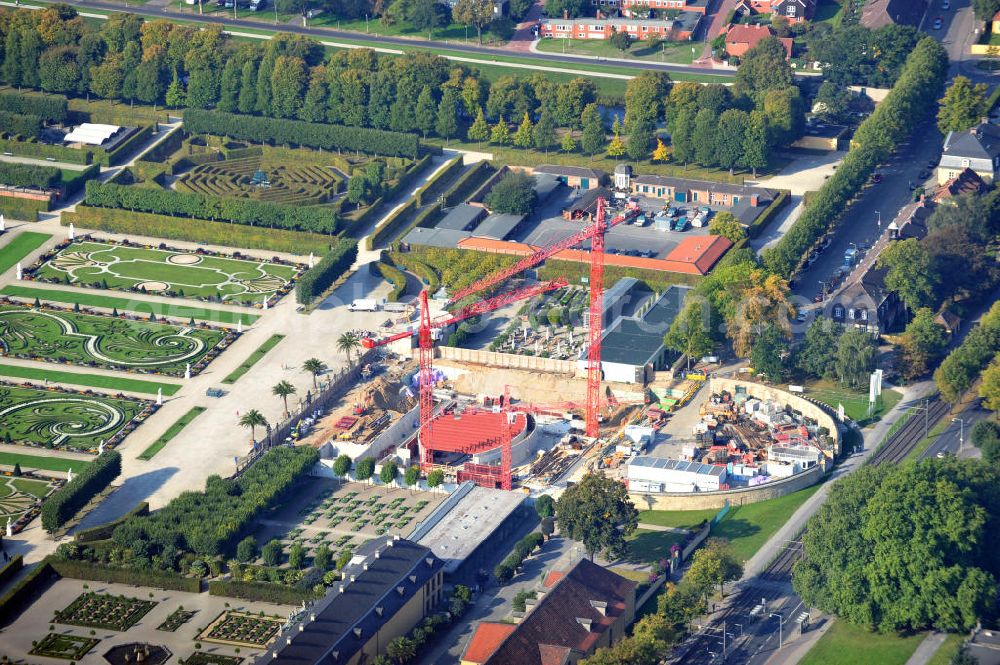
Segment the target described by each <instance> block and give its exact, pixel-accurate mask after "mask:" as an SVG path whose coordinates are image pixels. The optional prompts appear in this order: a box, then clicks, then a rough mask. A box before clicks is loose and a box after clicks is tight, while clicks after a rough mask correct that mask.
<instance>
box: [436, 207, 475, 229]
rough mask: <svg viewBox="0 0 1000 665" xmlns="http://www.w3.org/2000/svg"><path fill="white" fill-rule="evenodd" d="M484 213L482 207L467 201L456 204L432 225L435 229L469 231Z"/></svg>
mask: <svg viewBox="0 0 1000 665" xmlns="http://www.w3.org/2000/svg"><path fill="white" fill-rule="evenodd" d="M485 214H486V210H485V209H484V208H480V207H479V206H472V205H469V204H468V203H463V204H461V205H457V206H455V207H454V208H452V209H451V211H450V212H449V213H448V214H447V215H445V216H444V219H442V220H441V221H440V222H438V223H437V224H435V225H434V228H437V229H450V230H452V231H471V230H472V229H474V228H475V227H476V222H478V221H479V220H480V219H482V217H483V216H484V215H485Z"/></svg>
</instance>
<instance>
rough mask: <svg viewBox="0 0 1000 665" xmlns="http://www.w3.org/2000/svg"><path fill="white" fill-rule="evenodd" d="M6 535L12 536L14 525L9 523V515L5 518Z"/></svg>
mask: <svg viewBox="0 0 1000 665" xmlns="http://www.w3.org/2000/svg"><path fill="white" fill-rule="evenodd" d="M7 537H8V538H13V537H14V526H13V525H12V524H11V523H10V517H8V518H7Z"/></svg>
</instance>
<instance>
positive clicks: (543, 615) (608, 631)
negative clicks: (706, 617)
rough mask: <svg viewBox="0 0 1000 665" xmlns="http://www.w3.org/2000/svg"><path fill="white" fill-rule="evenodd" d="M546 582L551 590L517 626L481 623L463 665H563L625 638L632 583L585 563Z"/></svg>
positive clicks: (632, 599)
mask: <svg viewBox="0 0 1000 665" xmlns="http://www.w3.org/2000/svg"><path fill="white" fill-rule="evenodd" d="M546 582H551V583H552V584H551V586H546V587H545V588H544V589H543V590H542V592H541V594H542V595H541V597H540V598H539V599H538V600H536V601H535V602H534V605H533V606H529V608H528V613H527V615H526V616H525V617H524V618H523V619H522V620H521V623H519V624H517V625H516V626H510V625H509V624H500V623H494V622H488V621H482V622H480V623H479V625H478V626H476V631H475V632H474V633H473V635H472V639H471V640H470V641H469V645H468V646H467V647H466V649H465V653H464V654H463V655H462V665H515V664H516V665H567V664H571V663H576V662H578V661H580V660H583V659H584V658H586V657H588V656H591V655H593V653H594V652H595V651H596V650H597V649H599V648H601V647H606V646H610V645H612V644H615V643H616V642H618V641H620V640H621V639H622V638H623V637H625V631H626V629H627V628H628V626H629V625H630V624H631V623H632V621H633V619H634V618H635V587H636V583H635V582H633V581H631V580H627V579H625V578H624V577H621V576H620V575H616V574H615V573H612V572H611V571H609V570H607V569H605V568H602V567H601V566H599V565H597V564H595V563H591V562H590V561H588V560H587V559H581V560H580V561H579V562H578V563H577V564H576V565H575V566H573V568H572V569H570V570H569V571H567V572H566V574H565V576H563V577H561V578H558V579H553V576H551V575H550V576H549V577H548V578H547V579H546ZM502 626H506V627H502Z"/></svg>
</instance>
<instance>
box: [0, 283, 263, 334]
mask: <svg viewBox="0 0 1000 665" xmlns="http://www.w3.org/2000/svg"><path fill="white" fill-rule="evenodd" d="M0 295H4V296H16V297H19V298H29V299H30V298H38V299H39V300H41V301H46V300H47V301H50V302H61V303H70V304H77V303H79V304H80V305H81V306H83V307H103V308H105V309H118V310H119V311H122V312H136V313H138V314H147V315H148V314H155V315H156V316H157V318H159V317H163V316H167V317H170V318H173V319H195V320H197V321H210V322H212V323H221V324H224V325H236V323H237V321H238V320H240V319H242V321H243V325H250V324H251V323H253V322H254V321H256V320H257V319H259V318H260V315H258V314H246V313H243V312H225V311H220V310H213V309H205V308H203V307H198V306H191V305H180V304H177V305H175V304H173V303H161V302H149V301H145V300H136V299H134V298H119V297H115V296H105V295H101V294H98V293H75V292H73V291H59V290H56V289H39V288H34V287H30V286H19V285H15V284H11V285H8V286H5V287H3V289H0Z"/></svg>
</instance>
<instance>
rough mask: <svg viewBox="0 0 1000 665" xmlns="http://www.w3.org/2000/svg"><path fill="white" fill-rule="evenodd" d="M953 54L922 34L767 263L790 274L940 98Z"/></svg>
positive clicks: (771, 250)
mask: <svg viewBox="0 0 1000 665" xmlns="http://www.w3.org/2000/svg"><path fill="white" fill-rule="evenodd" d="M947 68H948V55H947V53H946V52H945V51H944V49H943V48H942V47H941V46H940V44H938V43H937V42H936V41H935V40H933V39H931V38H930V37H927V38H924V39H922V40H921V41H920V42H919V43H918V44H917V47H916V48H915V49H914V50H913V52H912V53H911V55H910V57H909V58H908V59H907V62H906V65H905V67H904V69H903V73H902V74H901V75H900V77H899V80H898V81H897V83H896V85H895V87H893V89H892V91H891V92H890V93H889V95H888V96H887V97H886V99H885V101H883V102H882V103H881V104H880V105H879V106H878V107H877V108H876V109H875V112H874V113H872V115H871V116H869V117H868V118H867V119H866V120H865V121H864V122H863V123H861V125H860V126H859V127H858V130H857V131H856V132H855V134H854V139H853V141H852V148H851V150H850V151H849V152H848V154H847V156H846V157H845V158H844V161H843V163H842V164H841V165H840V167H839V168H838V169H837V172H836V173H835V174H834V175H833V176H832V177H831V178H830V179H829V180H827V181H826V182H825V183H824V184H823V186H822V187H821V188H820V189H819V191H818V192H817V193H816V195H815V196H813V197H812V198H811V199H810V201H809V205H808V206H806V209H805V211H804V212H803V213H802V215H801V216H800V217H799V218H798V220H797V221H796V222H795V224H794V225H792V227H791V228H790V229H789V230H788V232H787V233H785V235H784V236H783V237H782V238H781V240H780V241H779V242H778V243H777V244H776V245H774V246H773V247H769V248H768V249H766V250H764V252H763V253H762V255H761V256H762V258H763V261H764V264H765V265H766V266H767V267H768V269H769V270H771V271H772V272H774V273H777V274H779V275H783V276H786V277H787V276H790V275H791V274H792V273H793V272H794V270H795V269H796V267H797V266H798V265H799V264H800V263H801V261H802V260H803V258H804V257H805V256H806V255H808V253H809V249H810V248H811V247H812V246H813V245H814V244H815V243H816V242H817V241H818V240H819V238H820V237H821V236H822V235H823V234H824V233H825V232H826V230H827V229H828V228H829V227H830V225H831V223H833V222H834V221H835V220H836V219H837V218H838V217H839V216H840V215H841V214H842V213H843V211H844V208H846V207H847V205H849V203H850V201H851V199H852V198H853V197H854V196H855V195H856V194H857V193H858V191H859V190H860V188H861V187H862V185H864V183H866V182H867V181H868V179H869V177H870V176H871V174H872V172H873V171H874V169H875V167H876V166H877V165H878V163H879V162H881V161H882V160H884V159H885V158H886V157H888V156H889V154H890V153H891V152H892V151H893V150H894V149H895V147H896V145H898V144H899V143H900V142H901V141H902V140H903V139H904V138H905V137H906V136H908V135H909V133H910V132H911V131H912V129H913V127H915V126H916V125H917V124H918V123H919V121H920V120H921V119H922V118H923V116H924V115H925V114H926V112H927V109H928V108H929V107H930V106H931V105H932V104H933V103H934V102H935V101H936V100H937V98H938V96H940V92H941V90H942V87H943V85H944V77H945V75H946V73H947Z"/></svg>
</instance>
